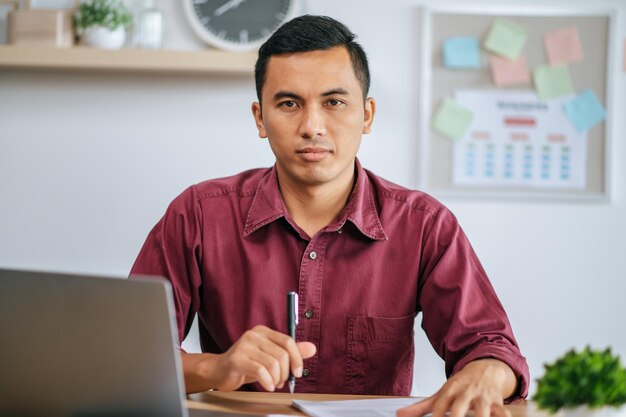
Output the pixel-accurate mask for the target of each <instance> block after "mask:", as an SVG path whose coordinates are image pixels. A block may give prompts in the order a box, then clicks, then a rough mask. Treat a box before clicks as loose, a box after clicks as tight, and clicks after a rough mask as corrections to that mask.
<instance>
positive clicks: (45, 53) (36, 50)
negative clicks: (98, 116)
mask: <svg viewBox="0 0 626 417" xmlns="http://www.w3.org/2000/svg"><path fill="white" fill-rule="evenodd" d="M256 58H257V53H256V52H247V53H230V52H224V51H213V50H202V51H171V50H139V49H119V50H103V49H95V48H86V47H80V46H76V47H73V48H51V47H46V48H43V47H26V46H14V45H0V69H1V68H22V69H53V70H100V71H106V72H149V73H162V74H168V73H171V74H176V73H178V74H229V75H239V76H252V75H253V73H254V63H255V61H256Z"/></svg>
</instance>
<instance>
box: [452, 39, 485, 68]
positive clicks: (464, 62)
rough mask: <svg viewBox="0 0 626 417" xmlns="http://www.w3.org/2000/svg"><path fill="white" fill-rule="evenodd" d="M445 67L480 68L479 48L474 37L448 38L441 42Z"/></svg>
mask: <svg viewBox="0 0 626 417" xmlns="http://www.w3.org/2000/svg"><path fill="white" fill-rule="evenodd" d="M443 65H444V66H445V67H446V68H452V69H464V68H480V50H479V48H478V39H476V38H450V39H447V40H446V41H445V42H444V43H443Z"/></svg>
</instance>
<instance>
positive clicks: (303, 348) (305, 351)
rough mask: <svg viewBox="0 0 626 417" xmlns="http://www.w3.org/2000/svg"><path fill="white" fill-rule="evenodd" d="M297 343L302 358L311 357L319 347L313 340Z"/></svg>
mask: <svg viewBox="0 0 626 417" xmlns="http://www.w3.org/2000/svg"><path fill="white" fill-rule="evenodd" d="M296 344H297V345H298V349H299V350H300V355H301V356H302V359H309V358H311V357H313V356H315V354H316V353H317V348H316V347H315V345H314V344H313V343H311V342H298V343H296Z"/></svg>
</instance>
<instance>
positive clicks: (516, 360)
mask: <svg viewBox="0 0 626 417" xmlns="http://www.w3.org/2000/svg"><path fill="white" fill-rule="evenodd" d="M421 259H422V262H421V265H420V273H421V277H420V289H419V294H418V303H419V305H418V308H419V309H421V310H422V313H423V320H422V328H423V329H424V331H425V332H426V335H427V337H428V339H429V340H430V343H431V344H432V346H433V347H434V348H435V350H436V351H437V353H438V354H439V356H441V357H442V358H443V359H444V361H445V368H446V375H447V376H448V377H450V376H451V375H452V374H454V373H455V372H458V371H459V370H461V369H462V368H463V367H464V366H465V365H466V364H467V363H469V362H471V361H474V360H476V359H481V358H495V359H498V360H501V361H503V362H505V363H506V364H508V365H509V366H510V367H511V369H512V370H513V372H514V373H515V376H516V377H517V391H516V392H515V393H514V394H513V395H512V396H511V397H510V398H508V399H507V402H512V401H515V400H518V399H522V398H525V397H526V396H527V395H528V385H529V379H530V376H529V372H528V365H527V363H526V358H524V357H523V356H522V354H521V352H520V350H519V346H518V344H517V341H516V340H515V337H514V336H513V331H512V329H511V325H510V323H509V320H508V318H507V315H506V313H505V311H504V308H503V307H502V304H501V303H500V301H499V300H498V297H497V295H496V293H495V291H494V289H493V287H492V286H491V283H490V282H489V279H488V278H487V274H486V273H485V271H484V270H483V268H482V266H481V264H480V262H479V260H478V258H477V256H476V254H475V253H474V250H473V249H472V247H471V245H470V243H469V241H468V239H467V237H466V236H465V234H464V233H463V230H462V229H461V227H460V226H459V224H458V222H457V220H456V218H455V217H454V216H453V215H452V213H450V212H449V211H448V210H446V209H441V210H440V211H439V212H437V213H436V214H434V215H433V219H432V227H430V229H429V230H427V233H426V235H425V238H424V242H423V252H422V258H421Z"/></svg>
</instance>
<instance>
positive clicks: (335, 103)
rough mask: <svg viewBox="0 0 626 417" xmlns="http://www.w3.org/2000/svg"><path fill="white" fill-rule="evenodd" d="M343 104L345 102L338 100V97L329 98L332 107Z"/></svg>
mask: <svg viewBox="0 0 626 417" xmlns="http://www.w3.org/2000/svg"><path fill="white" fill-rule="evenodd" d="M341 104H343V102H342V101H341V100H337V99H336V98H331V99H330V100H328V105H329V106H331V107H336V106H339V105H341Z"/></svg>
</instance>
